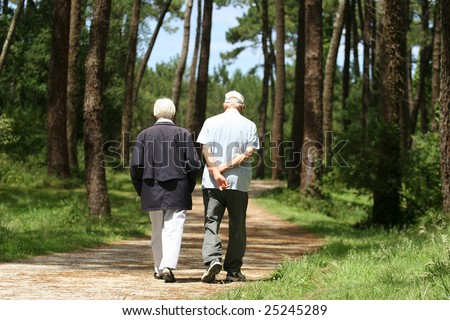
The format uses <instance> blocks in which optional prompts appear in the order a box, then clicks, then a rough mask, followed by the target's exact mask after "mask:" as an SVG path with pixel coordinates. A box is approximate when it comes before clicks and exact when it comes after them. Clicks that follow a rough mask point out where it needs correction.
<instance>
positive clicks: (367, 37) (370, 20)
mask: <svg viewBox="0 0 450 320" xmlns="http://www.w3.org/2000/svg"><path fill="white" fill-rule="evenodd" d="M374 20H375V2H374V0H364V28H363V40H364V51H363V55H364V59H363V78H362V87H363V88H362V114H361V124H362V126H363V127H366V126H367V116H368V112H369V106H370V101H371V90H370V89H371V73H372V72H371V71H372V69H371V67H372V66H373V64H372V59H371V53H372V52H373V51H372V50H373V47H374V45H373V42H374V39H373V37H372V25H373V24H375V21H374Z"/></svg>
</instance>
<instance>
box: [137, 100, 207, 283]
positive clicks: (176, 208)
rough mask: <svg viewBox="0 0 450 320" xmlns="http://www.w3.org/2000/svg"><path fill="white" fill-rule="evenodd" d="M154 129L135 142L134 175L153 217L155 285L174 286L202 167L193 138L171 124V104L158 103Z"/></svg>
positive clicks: (142, 204) (141, 134)
mask: <svg viewBox="0 0 450 320" xmlns="http://www.w3.org/2000/svg"><path fill="white" fill-rule="evenodd" d="M153 114H154V116H155V117H156V119H157V121H156V123H155V124H154V125H153V126H151V127H149V128H147V129H145V130H143V131H142V132H141V133H139V135H138V136H137V139H136V146H135V148H134V150H133V153H132V156H131V163H130V175H131V180H132V182H133V185H134V188H135V189H136V192H137V193H138V195H139V196H140V198H141V208H142V210H143V211H145V212H149V215H150V220H151V224H152V240H151V244H152V251H153V259H154V263H155V266H154V268H155V273H154V277H155V279H164V280H165V282H175V276H174V274H173V272H172V270H174V269H176V267H177V263H178V258H179V254H180V248H181V239H182V236H183V226H184V221H185V218H186V210H190V209H192V195H191V194H192V192H193V190H194V187H195V182H196V173H197V171H198V170H199V169H200V167H201V162H200V160H199V157H198V155H197V152H196V150H195V148H194V143H193V141H192V138H191V135H190V133H189V132H188V131H187V130H186V129H183V128H180V127H178V126H176V125H175V124H174V122H173V118H174V116H175V105H174V103H173V102H172V100H170V99H167V98H162V99H158V100H156V102H155V105H154V109H153Z"/></svg>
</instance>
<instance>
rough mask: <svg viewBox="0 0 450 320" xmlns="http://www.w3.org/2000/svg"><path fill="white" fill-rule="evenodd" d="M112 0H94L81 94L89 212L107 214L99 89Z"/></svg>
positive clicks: (101, 109) (100, 95)
mask: <svg viewBox="0 0 450 320" xmlns="http://www.w3.org/2000/svg"><path fill="white" fill-rule="evenodd" d="M111 1H112V0H94V2H93V8H92V9H93V16H92V22H91V30H90V40H89V51H88V54H87V57H86V65H85V66H86V85H85V96H84V156H85V165H86V189H87V198H88V207H89V212H90V214H91V215H93V216H106V217H108V216H110V215H111V209H110V204H109V197H108V188H107V185H106V172H105V167H104V166H103V164H104V162H103V161H104V154H103V150H102V147H103V129H102V112H103V102H102V93H103V92H102V91H103V78H104V69H105V55H106V47H107V41H108V31H109V17H110V14H111Z"/></svg>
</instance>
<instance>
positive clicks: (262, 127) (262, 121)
mask: <svg viewBox="0 0 450 320" xmlns="http://www.w3.org/2000/svg"><path fill="white" fill-rule="evenodd" d="M270 30H271V28H270V24H269V2H268V0H262V50H263V56H264V74H263V84H262V95H261V103H260V105H259V121H258V137H259V141H260V143H261V145H260V148H259V150H258V156H259V163H258V165H257V168H256V177H257V178H258V179H264V169H265V161H264V150H265V138H266V137H265V135H266V124H267V108H268V105H269V81H270V70H271V68H272V65H273V57H272V56H271V54H270V51H269V47H268V41H269V36H270Z"/></svg>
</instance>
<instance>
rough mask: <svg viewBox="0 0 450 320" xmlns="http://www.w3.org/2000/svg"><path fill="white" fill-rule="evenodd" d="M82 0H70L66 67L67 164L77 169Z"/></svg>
mask: <svg viewBox="0 0 450 320" xmlns="http://www.w3.org/2000/svg"><path fill="white" fill-rule="evenodd" d="M83 2H84V1H83V0H72V2H71V9H70V36H69V62H68V63H69V64H68V67H67V151H68V153H69V165H70V168H71V169H72V170H75V171H77V170H78V158H77V105H78V103H77V93H78V87H77V84H78V81H79V75H78V57H79V53H80V36H81V28H82V18H81V15H82V7H83V6H84V5H85V3H83Z"/></svg>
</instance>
